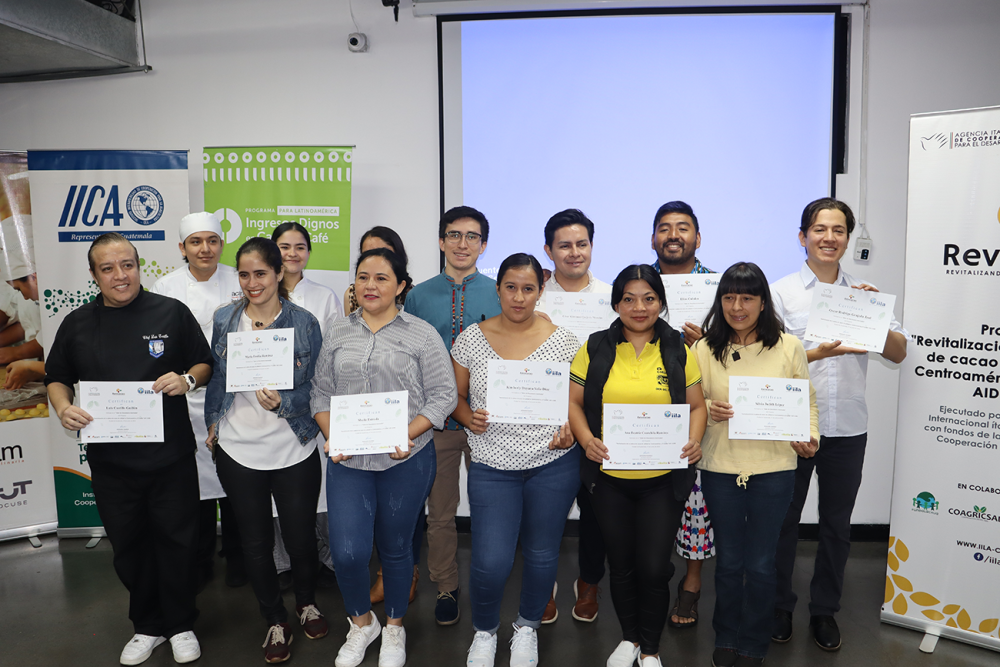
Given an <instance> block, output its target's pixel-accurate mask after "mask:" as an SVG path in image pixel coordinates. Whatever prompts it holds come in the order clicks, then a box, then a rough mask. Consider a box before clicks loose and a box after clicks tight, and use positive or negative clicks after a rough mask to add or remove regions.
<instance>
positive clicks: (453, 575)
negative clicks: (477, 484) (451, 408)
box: [406, 206, 500, 625]
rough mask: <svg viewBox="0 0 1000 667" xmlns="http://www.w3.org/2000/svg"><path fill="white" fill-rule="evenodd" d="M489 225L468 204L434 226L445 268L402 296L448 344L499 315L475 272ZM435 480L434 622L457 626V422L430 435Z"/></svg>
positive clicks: (431, 502)
mask: <svg viewBox="0 0 1000 667" xmlns="http://www.w3.org/2000/svg"><path fill="white" fill-rule="evenodd" d="M489 233H490V225H489V222H487V220H486V216H484V215H483V214H482V213H480V212H479V211H477V210H476V209H474V208H472V207H470V206H457V207H455V208H452V209H449V210H448V211H447V212H446V213H445V214H444V216H443V217H442V218H441V223H440V225H439V227H438V237H439V238H438V243H439V245H440V247H441V252H443V253H444V258H445V267H444V271H442V272H441V273H440V274H438V275H437V276H435V277H433V278H431V279H430V280H427V281H424V282H422V283H420V284H419V285H417V286H415V287H414V288H413V289H412V290H410V293H409V294H407V295H406V312H407V313H409V314H411V315H416V316H417V317H419V318H421V319H423V320H426V321H427V322H429V323H430V324H431V326H433V327H434V328H435V329H436V330H437V332H438V333H439V334H440V335H441V339H442V340H443V341H444V345H445V347H446V348H448V351H449V352H451V346H452V344H453V343H454V342H455V339H456V338H458V335H459V334H460V333H462V331H464V330H465V329H466V328H467V327H468V326H470V325H471V324H474V323H475V324H478V323H479V322H482V321H484V320H486V319H487V318H490V317H493V316H495V315H499V314H500V299H499V297H498V296H497V284H496V281H494V280H493V279H491V278H489V277H488V276H485V275H483V274H481V273H479V271H478V270H477V269H476V262H477V261H478V260H479V257H480V255H482V254H483V253H484V252H486V242H487V240H488V238H489ZM434 446H435V449H436V451H437V477H436V478H435V480H434V486H433V488H432V489H431V494H430V497H429V498H428V503H427V569H428V571H429V572H430V577H431V581H433V582H434V583H436V584H437V585H438V596H437V603H436V605H435V607H434V618H435V620H436V621H437V622H438V624H439V625H453V624H455V623H457V622H458V617H459V609H458V595H459V585H458V556H457V552H458V532H457V530H456V528H455V512H456V511H457V510H458V503H459V498H460V493H461V492H460V488H459V473H460V470H461V464H462V457H463V456H464V457H465V466H466V468H468V466H469V463H470V462H471V461H472V452H471V450H470V449H469V442H468V438H467V436H466V433H465V429H463V428H462V427H461V426H460V425H459V424H458V422H456V421H455V420H454V419H451V418H449V419H448V420H447V422H446V423H445V427H444V429H443V430H441V431H435V433H434Z"/></svg>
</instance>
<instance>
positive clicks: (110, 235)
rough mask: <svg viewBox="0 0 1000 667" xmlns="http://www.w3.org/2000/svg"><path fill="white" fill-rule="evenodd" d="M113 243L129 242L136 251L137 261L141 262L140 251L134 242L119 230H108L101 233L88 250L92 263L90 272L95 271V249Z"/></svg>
mask: <svg viewBox="0 0 1000 667" xmlns="http://www.w3.org/2000/svg"><path fill="white" fill-rule="evenodd" d="M112 243H127V244H129V245H130V246H132V252H134V253H135V263H136V264H138V263H139V251H138V249H136V247H135V246H134V245H132V242H131V241H129V240H128V239H127V238H125V237H124V236H122V235H121V234H119V233H118V232H106V233H104V234H101V235H100V236H98V237H97V238H96V239H94V242H93V243H91V244H90V248H89V249H88V250H87V264H89V265H90V272H91V273H93V272H94V268H95V267H94V250H96V249H97V248H100V247H101V246H105V245H111V244H112Z"/></svg>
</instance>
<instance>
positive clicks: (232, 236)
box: [215, 208, 243, 243]
mask: <svg viewBox="0 0 1000 667" xmlns="http://www.w3.org/2000/svg"><path fill="white" fill-rule="evenodd" d="M215 215H216V216H217V217H218V218H219V220H220V221H221V222H222V231H223V232H225V234H226V243H235V242H236V241H237V240H238V239H239V238H240V234H242V233H243V218H241V217H240V214H239V213H237V212H236V211H234V210H233V209H231V208H220V209H219V210H217V211H216V212H215ZM227 225H228V227H229V229H228V230H227V229H226V226H227Z"/></svg>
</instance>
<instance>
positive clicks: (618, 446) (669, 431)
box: [603, 403, 691, 470]
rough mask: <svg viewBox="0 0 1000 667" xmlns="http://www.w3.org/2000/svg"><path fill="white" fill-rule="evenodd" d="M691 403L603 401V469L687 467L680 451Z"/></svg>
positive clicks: (683, 441) (686, 428)
mask: <svg viewBox="0 0 1000 667" xmlns="http://www.w3.org/2000/svg"><path fill="white" fill-rule="evenodd" d="M690 423H691V406H689V405H687V404H686V403H684V404H681V405H672V404H670V403H667V404H663V403H652V404H647V405H639V404H629V403H605V404H604V446H605V447H607V448H608V456H610V457H611V459H610V460H609V461H605V462H604V464H603V466H604V469H605V470H670V469H672V468H687V466H688V463H687V459H682V458H681V450H682V449H684V445H686V444H687V443H688V439H689V428H688V427H689V425H690Z"/></svg>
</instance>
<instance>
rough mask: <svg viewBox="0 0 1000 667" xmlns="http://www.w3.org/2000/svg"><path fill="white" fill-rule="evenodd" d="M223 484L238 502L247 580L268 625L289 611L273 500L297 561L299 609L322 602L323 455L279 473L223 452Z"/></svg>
mask: <svg viewBox="0 0 1000 667" xmlns="http://www.w3.org/2000/svg"><path fill="white" fill-rule="evenodd" d="M215 463H216V466H217V468H218V471H219V481H221V482H222V488H223V489H225V491H226V495H227V496H228V497H229V500H230V501H231V503H232V507H233V511H234V513H235V514H236V522H237V524H239V529H240V536H241V538H242V542H243V558H244V562H245V564H246V570H247V577H248V578H249V579H250V585H251V586H253V592H254V594H255V595H256V596H257V602H258V604H259V605H260V613H261V615H262V616H263V617H264V619H265V620H266V621H267V624H268V625H274V624H276V623H284V622H286V621H287V620H288V611H287V610H286V609H285V605H284V602H282V600H281V589H280V588H279V586H278V572H277V570H276V569H275V567H274V556H273V554H272V552H273V550H274V523H273V522H272V520H271V496H272V495H273V496H274V504H275V505H276V506H277V508H278V521H279V522H280V523H281V533H282V535H283V536H284V539H285V548H286V549H288V555H289V557H290V559H291V561H292V580H293V582H294V584H293V588H294V591H295V604H296V605H297V606H303V605H307V604H314V603H315V601H316V597H315V596H316V566H317V553H316V537H315V524H316V501H317V500H318V498H319V487H320V461H319V454H318V453H313V455H312V456H310V457H309V458H307V459H305V460H304V461H302V462H300V463H296V464H295V465H293V466H289V467H287V468H280V469H278V470H253V469H251V468H247V467H244V466H242V465H240V464H239V463H237V462H236V461H234V460H233V458H232V457H231V456H229V455H228V454H226V451H225V449H224V448H223V447H221V446H220V447H219V449H218V454H217V455H216V462H215Z"/></svg>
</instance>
